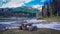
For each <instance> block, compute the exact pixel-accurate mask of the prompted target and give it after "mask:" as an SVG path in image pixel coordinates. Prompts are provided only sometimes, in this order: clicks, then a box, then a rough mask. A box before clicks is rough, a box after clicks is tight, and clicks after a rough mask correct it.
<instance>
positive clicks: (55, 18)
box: [43, 17, 60, 22]
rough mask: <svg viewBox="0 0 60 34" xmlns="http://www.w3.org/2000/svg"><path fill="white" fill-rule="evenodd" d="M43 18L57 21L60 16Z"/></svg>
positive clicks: (59, 19)
mask: <svg viewBox="0 0 60 34" xmlns="http://www.w3.org/2000/svg"><path fill="white" fill-rule="evenodd" d="M43 20H47V21H49V22H55V21H60V17H47V18H43Z"/></svg>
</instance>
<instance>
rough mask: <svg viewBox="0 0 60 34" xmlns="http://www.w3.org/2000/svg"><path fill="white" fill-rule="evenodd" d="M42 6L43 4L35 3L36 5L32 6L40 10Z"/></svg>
mask: <svg viewBox="0 0 60 34" xmlns="http://www.w3.org/2000/svg"><path fill="white" fill-rule="evenodd" d="M42 6H43V5H39V4H37V5H33V6H32V8H36V9H39V10H40V11H41V10H42Z"/></svg>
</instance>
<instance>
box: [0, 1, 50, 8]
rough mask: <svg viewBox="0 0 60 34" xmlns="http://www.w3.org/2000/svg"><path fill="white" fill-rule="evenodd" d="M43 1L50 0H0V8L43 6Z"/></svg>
mask: <svg viewBox="0 0 60 34" xmlns="http://www.w3.org/2000/svg"><path fill="white" fill-rule="evenodd" d="M45 2H48V3H49V2H50V0H0V8H12V7H21V6H37V5H39V6H43V5H44V3H45Z"/></svg>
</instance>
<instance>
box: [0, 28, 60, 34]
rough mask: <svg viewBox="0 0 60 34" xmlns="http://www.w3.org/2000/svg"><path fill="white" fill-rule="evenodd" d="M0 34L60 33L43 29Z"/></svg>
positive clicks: (8, 31)
mask: <svg viewBox="0 0 60 34" xmlns="http://www.w3.org/2000/svg"><path fill="white" fill-rule="evenodd" d="M0 34H60V31H57V30H52V29H45V28H41V29H38V30H37V31H23V30H7V31H5V32H1V33H0Z"/></svg>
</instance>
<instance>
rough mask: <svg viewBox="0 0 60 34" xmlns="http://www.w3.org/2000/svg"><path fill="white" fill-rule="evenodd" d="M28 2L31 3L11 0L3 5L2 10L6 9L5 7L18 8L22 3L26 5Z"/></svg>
mask: <svg viewBox="0 0 60 34" xmlns="http://www.w3.org/2000/svg"><path fill="white" fill-rule="evenodd" d="M30 1H32V0H11V1H10V2H8V3H6V4H3V5H2V8H6V7H9V8H12V7H20V6H23V5H24V3H28V2H30Z"/></svg>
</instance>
